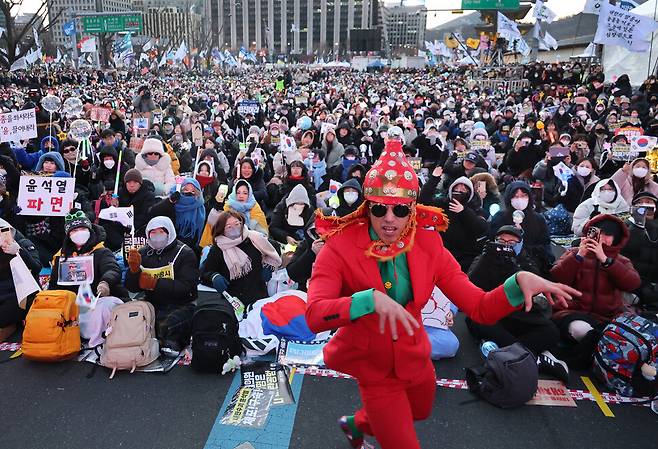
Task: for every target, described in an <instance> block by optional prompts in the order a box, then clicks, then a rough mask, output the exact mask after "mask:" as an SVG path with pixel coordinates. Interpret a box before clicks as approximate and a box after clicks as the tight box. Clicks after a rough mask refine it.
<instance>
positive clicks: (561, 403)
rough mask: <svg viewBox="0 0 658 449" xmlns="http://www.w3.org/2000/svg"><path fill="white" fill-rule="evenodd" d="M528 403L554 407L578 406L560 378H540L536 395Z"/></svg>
mask: <svg viewBox="0 0 658 449" xmlns="http://www.w3.org/2000/svg"><path fill="white" fill-rule="evenodd" d="M526 404H527V405H551V406H554V407H576V402H575V401H574V400H573V397H571V394H570V393H569V390H567V387H565V386H564V384H563V383H562V382H560V381H559V380H545V379H540V380H539V385H538V386H537V392H536V393H535V396H534V397H533V398H532V399H531V400H530V401H528V402H526Z"/></svg>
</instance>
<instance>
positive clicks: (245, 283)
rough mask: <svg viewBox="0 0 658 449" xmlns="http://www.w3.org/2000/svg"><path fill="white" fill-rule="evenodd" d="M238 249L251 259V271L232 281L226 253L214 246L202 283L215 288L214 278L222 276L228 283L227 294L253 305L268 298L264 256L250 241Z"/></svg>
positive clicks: (206, 261) (208, 258)
mask: <svg viewBox="0 0 658 449" xmlns="http://www.w3.org/2000/svg"><path fill="white" fill-rule="evenodd" d="M237 248H239V249H240V250H242V251H243V252H244V253H245V254H246V255H247V256H248V257H249V259H251V271H250V272H249V273H247V274H245V275H244V276H242V277H240V278H237V279H233V280H230V278H231V276H230V273H229V268H228V266H227V265H226V261H225V260H224V253H223V252H222V250H221V249H220V248H219V247H218V246H217V245H212V247H211V248H210V251H209V252H208V257H206V259H205V261H204V262H203V265H202V266H201V282H202V283H203V284H204V285H207V286H209V287H212V286H213V283H212V278H213V276H214V275H215V274H220V275H221V276H222V277H223V278H224V279H226V281H227V282H228V287H227V288H226V290H227V292H228V293H229V294H230V295H232V296H235V297H236V298H238V299H239V300H240V301H242V303H243V304H245V305H250V304H253V303H254V302H256V301H258V300H259V299H263V298H267V297H268V296H269V295H268V294H267V287H266V286H265V281H264V280H263V274H262V270H263V269H264V268H263V256H262V254H261V253H260V251H258V249H257V248H256V247H255V246H254V244H253V243H252V242H251V240H250V239H248V238H247V239H245V240H244V241H243V242H242V243H240V244H239V245H238V246H237Z"/></svg>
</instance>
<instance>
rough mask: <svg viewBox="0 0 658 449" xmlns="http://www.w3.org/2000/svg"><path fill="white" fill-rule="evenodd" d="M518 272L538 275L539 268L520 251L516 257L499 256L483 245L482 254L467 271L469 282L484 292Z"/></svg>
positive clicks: (525, 253) (526, 254) (524, 252)
mask: <svg viewBox="0 0 658 449" xmlns="http://www.w3.org/2000/svg"><path fill="white" fill-rule="evenodd" d="M519 271H530V272H532V273H535V274H537V275H539V274H540V273H539V267H538V266H537V265H536V263H535V261H534V260H533V259H532V258H531V257H530V256H529V255H528V253H527V252H526V250H525V249H522V250H521V252H520V253H519V255H518V256H514V257H509V256H501V255H499V254H497V253H495V252H493V251H489V250H488V247H487V246H486V245H485V247H484V252H483V253H482V254H481V255H479V256H477V257H476V258H475V260H473V263H472V264H471V267H470V268H469V270H468V278H469V279H470V280H471V282H472V283H473V284H475V285H477V286H478V287H480V288H481V289H482V290H484V291H485V292H488V291H491V290H493V289H495V288H496V287H498V286H499V285H502V284H503V283H504V282H505V280H506V279H507V278H508V277H510V276H512V275H514V274H516V273H518V272H519Z"/></svg>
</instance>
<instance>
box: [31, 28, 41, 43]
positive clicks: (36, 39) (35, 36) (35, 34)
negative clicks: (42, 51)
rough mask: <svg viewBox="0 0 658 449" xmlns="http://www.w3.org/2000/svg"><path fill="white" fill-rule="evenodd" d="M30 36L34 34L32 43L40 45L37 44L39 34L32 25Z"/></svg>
mask: <svg viewBox="0 0 658 449" xmlns="http://www.w3.org/2000/svg"><path fill="white" fill-rule="evenodd" d="M32 36H34V45H36V46H37V47H41V45H40V44H39V35H38V34H37V29H36V28H34V27H32Z"/></svg>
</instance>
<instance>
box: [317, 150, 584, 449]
mask: <svg viewBox="0 0 658 449" xmlns="http://www.w3.org/2000/svg"><path fill="white" fill-rule="evenodd" d="M363 191H364V196H365V199H366V201H365V202H364V203H363V204H362V205H361V206H360V207H359V208H358V209H357V210H356V211H355V212H353V213H351V214H349V215H347V216H345V217H325V216H323V215H322V214H321V212H319V213H318V216H317V217H316V229H317V231H318V232H319V234H320V235H321V236H322V237H323V238H324V239H325V241H326V243H325V245H324V248H323V249H322V251H320V253H319V255H318V258H317V259H316V262H315V266H314V268H313V274H312V277H311V282H310V285H309V290H308V308H307V311H306V320H307V322H308V325H309V327H310V328H311V330H313V332H320V331H324V330H329V329H338V332H337V333H336V334H335V335H334V337H333V338H332V339H331V340H330V341H329V343H328V344H327V345H326V347H325V349H324V360H325V363H326V365H327V366H328V367H329V368H332V369H335V370H338V371H341V372H343V373H347V374H350V375H352V376H354V377H355V378H356V379H357V381H358V384H359V391H360V394H361V399H362V403H363V408H362V409H360V410H359V411H357V412H356V414H355V415H353V416H344V417H342V418H341V419H340V420H339V424H340V426H341V428H342V429H343V431H344V432H345V434H346V435H347V437H348V440H349V441H350V444H351V445H352V447H354V448H360V447H363V444H364V439H363V435H364V434H367V435H374V436H375V438H376V439H377V441H378V442H379V444H380V445H381V447H382V448H383V449H418V448H420V444H419V442H418V439H417V437H416V432H415V430H414V426H413V421H414V420H421V419H426V418H427V417H429V415H430V412H431V410H432V404H433V402H434V393H435V389H436V374H435V372H434V366H433V365H432V363H431V360H430V342H429V340H428V337H427V333H426V332H425V330H424V329H423V327H422V326H420V325H419V323H420V322H421V309H422V308H423V306H424V305H425V304H426V303H427V301H428V299H429V298H430V295H431V293H432V289H433V288H434V286H438V287H439V288H440V289H441V291H442V292H443V293H444V294H445V295H446V296H447V297H448V298H450V300H451V301H452V302H453V303H454V304H455V305H456V306H457V307H459V309H460V310H462V311H463V312H464V313H466V314H467V315H468V316H470V317H471V318H472V319H473V320H475V321H477V322H481V323H484V324H489V323H495V322H496V321H497V320H498V319H500V318H502V317H504V316H506V315H508V314H509V313H511V312H513V311H514V310H517V309H519V308H521V306H523V305H524V304H525V307H526V310H530V307H531V305H532V296H533V295H536V294H538V293H540V292H544V293H545V294H547V295H548V297H550V298H553V297H555V298H556V299H557V300H559V301H564V299H565V298H570V297H571V295H577V294H578V292H576V291H575V290H574V289H572V288H570V287H567V286H562V285H559V284H553V283H551V282H548V281H546V280H544V279H542V278H540V277H538V276H536V275H534V274H531V273H528V272H519V273H517V274H516V275H515V276H512V277H510V278H509V279H507V281H505V283H504V285H501V286H500V287H498V288H496V289H495V290H493V291H491V292H488V293H485V292H484V291H483V290H481V289H479V288H478V287H476V286H474V285H473V284H471V283H470V282H469V280H468V278H467V276H466V274H464V273H463V272H462V271H461V269H460V267H459V264H458V263H457V262H456V260H455V258H454V257H453V256H452V255H451V254H450V253H449V252H448V251H447V250H446V249H445V248H444V246H443V243H442V241H441V237H440V235H439V231H441V230H444V229H445V228H446V227H447V226H448V223H447V219H446V218H445V215H444V214H443V212H442V211H441V209H437V208H433V207H429V206H424V205H420V204H416V199H417V196H418V191H419V188H418V178H417V176H416V174H415V173H414V171H413V168H412V167H411V165H410V164H409V163H408V162H407V161H406V159H405V156H404V153H403V151H402V144H401V142H399V141H397V140H389V141H388V142H387V143H386V147H385V148H384V151H383V152H382V154H381V157H380V159H379V160H378V161H376V162H375V163H374V165H373V167H372V168H371V169H370V171H369V172H368V173H367V175H366V178H365V181H364V185H363Z"/></svg>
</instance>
